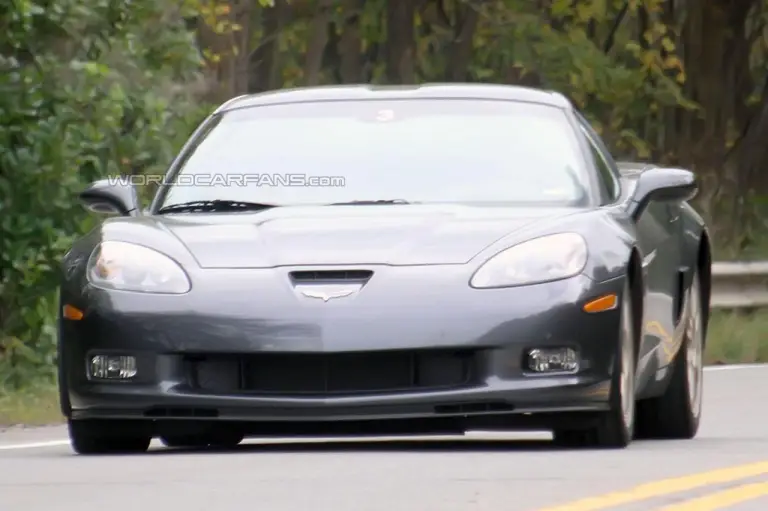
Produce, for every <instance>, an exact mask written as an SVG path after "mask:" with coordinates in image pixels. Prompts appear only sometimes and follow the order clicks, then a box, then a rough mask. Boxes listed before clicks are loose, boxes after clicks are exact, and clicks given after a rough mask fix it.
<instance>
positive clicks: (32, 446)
mask: <svg viewBox="0 0 768 511" xmlns="http://www.w3.org/2000/svg"><path fill="white" fill-rule="evenodd" d="M62 445H69V440H50V441H48V442H32V443H28V444H8V445H2V444H0V451H11V450H17V449H39V448H41V447H58V446H62Z"/></svg>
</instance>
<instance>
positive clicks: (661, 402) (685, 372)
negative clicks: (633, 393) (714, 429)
mask: <svg viewBox="0 0 768 511" xmlns="http://www.w3.org/2000/svg"><path fill="white" fill-rule="evenodd" d="M683 318H685V321H686V324H685V334H684V337H683V343H682V346H680V350H679V351H678V353H677V356H676V357H675V360H674V362H673V365H672V376H671V380H670V382H669V386H668V387H667V390H666V392H664V394H662V395H661V396H659V397H657V398H652V399H646V400H642V401H639V402H638V429H637V437H638V438H655V439H662V438H668V439H690V438H693V437H695V436H696V433H697V432H698V430H699V422H700V421H701V402H702V394H703V381H704V311H703V309H702V298H701V283H700V280H699V274H698V272H696V273H694V275H693V280H692V282H691V288H690V290H689V291H688V294H687V297H686V302H685V305H684V306H683Z"/></svg>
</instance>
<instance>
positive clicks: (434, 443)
mask: <svg viewBox="0 0 768 511" xmlns="http://www.w3.org/2000/svg"><path fill="white" fill-rule="evenodd" d="M251 442H254V441H253V440H252V441H250V442H249V443H244V444H241V445H238V446H237V447H234V448H229V449H214V448H194V449H192V448H189V449H188V448H166V447H161V448H154V446H153V448H152V449H150V450H149V451H148V452H147V454H148V455H154V456H177V455H184V454H203V453H210V454H213V453H220V454H224V453H228V454H247V453H264V454H268V453H269V454H283V453H302V454H306V453H352V452H360V453H371V452H425V453H426V452H435V453H448V452H500V451H517V452H531V451H563V450H578V449H570V448H564V447H560V446H557V445H556V444H554V443H552V442H551V441H549V440H517V439H515V440H475V439H458V440H411V439H409V440H353V441H343V440H329V441H319V442H318V441H301V440H299V441H297V440H294V439H291V440H287V441H286V442H285V443H274V441H270V442H269V443H258V441H256V442H254V443H251Z"/></svg>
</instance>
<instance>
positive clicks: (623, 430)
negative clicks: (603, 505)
mask: <svg viewBox="0 0 768 511" xmlns="http://www.w3.org/2000/svg"><path fill="white" fill-rule="evenodd" d="M619 306H620V307H621V319H620V323H619V324H620V331H619V335H618V342H617V349H616V360H615V362H614V371H613V376H612V379H611V397H610V410H608V411H607V412H603V413H602V414H601V415H600V417H599V418H598V420H597V424H596V425H595V426H593V427H591V428H589V429H579V430H573V429H555V430H554V431H553V437H554V443H555V444H556V445H559V446H563V447H594V448H607V449H623V448H625V447H627V446H628V445H629V444H630V442H632V438H633V436H634V427H635V369H636V364H637V363H636V355H637V351H636V342H635V318H634V310H635V309H634V307H633V302H632V293H631V290H630V287H629V282H626V283H625V285H624V290H623V292H622V296H621V303H620V304H619ZM625 367H626V368H627V371H624V369H625ZM622 376H623V377H624V378H625V380H623V379H622ZM627 395H628V396H627Z"/></svg>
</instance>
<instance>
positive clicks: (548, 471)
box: [0, 366, 768, 511]
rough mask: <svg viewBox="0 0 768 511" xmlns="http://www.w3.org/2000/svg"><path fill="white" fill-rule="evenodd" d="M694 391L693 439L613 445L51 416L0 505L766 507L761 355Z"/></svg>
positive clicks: (9, 448) (11, 436)
mask: <svg viewBox="0 0 768 511" xmlns="http://www.w3.org/2000/svg"><path fill="white" fill-rule="evenodd" d="M704 399H705V401H704V419H703V424H702V428H701V430H700V434H699V436H698V437H697V438H696V439H695V440H692V441H682V442H678V441H666V442H663V441H662V442H659V441H648V442H635V443H634V444H633V445H632V446H630V447H629V448H628V449H626V450H622V451H564V450H557V449H555V448H553V447H552V446H550V445H549V444H548V443H547V442H546V441H542V440H536V438H537V437H538V438H545V439H546V438H548V435H546V434H538V435H536V434H535V433H534V434H533V435H526V437H527V438H529V439H528V440H520V439H519V438H521V437H520V435H514V436H510V435H490V434H482V433H477V434H472V435H469V436H468V437H464V438H463V439H455V438H454V439H450V438H449V439H442V438H441V439H435V438H430V439H428V440H424V439H421V440H419V439H414V440H411V439H409V440H407V441H404V440H397V441H391V440H390V441H376V442H371V441H367V442H364V441H360V440H353V441H345V442H338V441H337V442H329V441H324V440H318V441H312V442H306V441H304V442H297V441H291V440H285V441H282V442H278V441H269V442H257V441H251V442H249V443H248V444H244V445H242V446H241V447H240V448H238V449H237V450H235V451H230V452H205V451H196V452H194V451H174V450H169V449H163V448H162V447H160V446H157V447H153V448H152V450H151V451H150V452H149V453H147V454H145V455H139V456H111V457H80V456H76V455H74V454H72V452H71V451H70V449H69V446H68V445H67V443H66V433H65V431H64V429H62V428H61V427H51V428H41V429H31V430H18V429H11V430H8V431H5V432H3V433H0V511H43V510H45V511H70V510H78V511H82V510H84V509H98V510H108V511H129V510H130V511H136V510H141V511H155V510H163V511H166V510H171V511H173V510H179V511H181V510H184V511H195V510H205V511H224V510H228V509H237V510H238V511H241V510H253V511H257V510H259V511H262V510H265V511H304V510H311V511H457V510H462V511H464V510H468V511H479V510H483V511H485V510H493V511H502V510H503V511H516V510H521V511H528V510H530V511H534V510H538V511H555V510H557V511H587V510H599V509H616V510H635V511H649V510H662V511H688V510H695V511H706V510H710V509H726V508H727V509H735V510H743V511H765V510H766V509H768V366H764V367H751V368H750V367H745V368H725V369H722V368H716V369H715V370H710V371H708V372H707V373H706V376H705V398H704ZM516 438H517V439H516ZM584 499H586V500H584Z"/></svg>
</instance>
